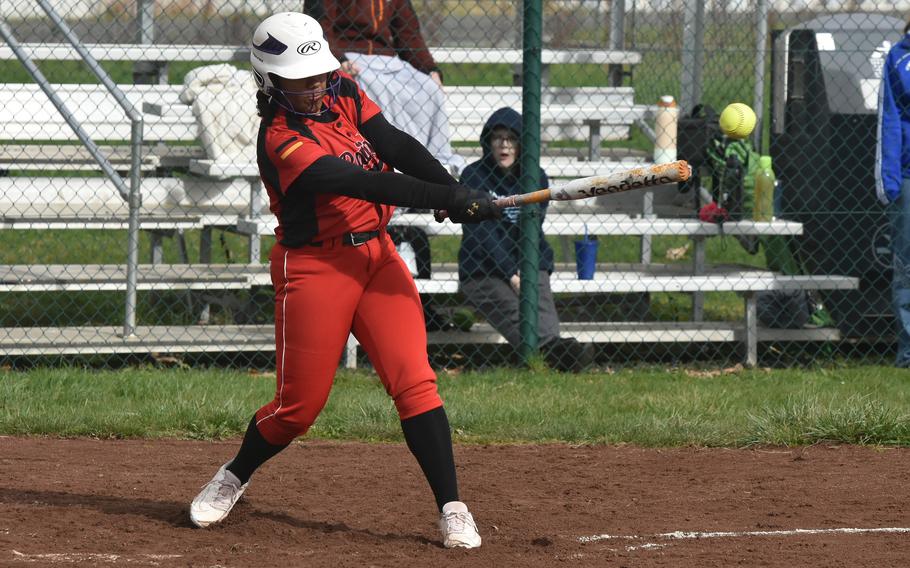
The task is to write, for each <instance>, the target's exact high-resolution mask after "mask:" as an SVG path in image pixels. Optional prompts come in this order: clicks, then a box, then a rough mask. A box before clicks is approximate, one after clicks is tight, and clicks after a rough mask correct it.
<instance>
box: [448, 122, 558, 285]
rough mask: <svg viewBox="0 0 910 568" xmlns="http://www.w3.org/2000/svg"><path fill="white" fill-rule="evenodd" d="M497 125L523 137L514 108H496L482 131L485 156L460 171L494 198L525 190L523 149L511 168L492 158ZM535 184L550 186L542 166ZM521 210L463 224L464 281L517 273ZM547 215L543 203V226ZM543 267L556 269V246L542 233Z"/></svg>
mask: <svg viewBox="0 0 910 568" xmlns="http://www.w3.org/2000/svg"><path fill="white" fill-rule="evenodd" d="M497 126H504V127H506V128H509V129H510V130H512V131H513V132H514V133H515V135H516V136H517V137H518V138H519V139H521V115H520V114H519V113H518V112H517V111H515V110H513V109H511V108H501V109H499V110H497V111H496V112H494V113H493V114H492V115H490V118H489V119H487V122H486V124H485V125H484V127H483V130H482V131H481V133H480V146H481V148H482V149H483V157H482V158H481V159H480V160H478V161H476V162H473V163H471V164H469V165H468V166H467V167H466V168H465V169H464V171H463V172H462V174H461V183H462V184H464V185H466V186H468V187H472V188H474V189H480V190H483V191H486V192H487V193H489V194H490V195H492V196H493V197H494V198H496V197H506V196H509V195H517V194H519V193H522V188H521V181H520V177H521V174H520V170H519V164H520V162H521V155H520V152H519V155H518V156H517V157H516V160H515V165H514V166H512V168H510V169H509V170H503V169H502V168H500V167H499V165H498V164H497V163H496V159H495V158H494V157H493V150H492V147H491V145H490V135H491V133H492V132H493V129H495V128H496V127H497ZM535 187H538V188H542V187H549V180H548V179H547V174H546V172H544V171H543V169H540V171H539V172H538V175H537V182H536V183H535ZM534 207H536V205H534ZM518 212H519V208H518V207H508V208H506V209H504V210H503V215H502V219H494V220H490V221H483V222H481V223H475V224H469V223H466V224H464V225H462V237H461V249H459V251H458V276H459V278H460V279H461V280H470V279H474V278H483V277H491V278H501V279H503V280H508V279H509V278H511V277H512V276H513V275H515V274H517V273H518V270H519V268H520V264H519V263H520V253H521V251H520V249H519V245H518V237H519V232H520V231H519V226H518ZM545 214H546V204H544V205H543V206H541V211H540V223H541V225H543V220H544V215H545ZM540 269H541V270H546V271H547V272H551V273H552V272H553V249H552V248H550V245H549V244H548V243H547V241H546V239H544V238H543V235H542V234H541V237H540Z"/></svg>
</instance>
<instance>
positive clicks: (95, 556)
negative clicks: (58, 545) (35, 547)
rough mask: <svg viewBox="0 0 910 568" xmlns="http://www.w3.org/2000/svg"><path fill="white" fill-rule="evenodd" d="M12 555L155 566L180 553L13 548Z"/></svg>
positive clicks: (24, 559)
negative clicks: (42, 551)
mask: <svg viewBox="0 0 910 568" xmlns="http://www.w3.org/2000/svg"><path fill="white" fill-rule="evenodd" d="M12 552H13V557H14V558H15V559H16V560H19V561H22V562H39V561H41V562H50V563H54V562H59V563H61V564H63V563H66V564H72V563H76V562H95V563H98V562H106V563H109V564H110V563H113V562H125V563H127V564H129V563H132V562H142V563H144V564H148V563H151V564H153V565H155V566H157V565H158V562H157V561H158V560H173V559H175V558H180V557H181V555H180V554H132V555H128V556H127V555H123V554H100V553H92V552H59V553H45V554H24V553H22V552H19V551H18V550H13V551H12Z"/></svg>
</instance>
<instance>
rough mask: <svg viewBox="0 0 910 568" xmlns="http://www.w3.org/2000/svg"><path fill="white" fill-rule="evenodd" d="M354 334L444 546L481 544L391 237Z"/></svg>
mask: <svg viewBox="0 0 910 568" xmlns="http://www.w3.org/2000/svg"><path fill="white" fill-rule="evenodd" d="M354 335H355V336H356V337H357V340H358V341H359V342H360V344H361V345H362V346H363V348H364V350H365V351H366V352H367V355H368V356H369V357H370V361H372V363H373V366H374V367H375V368H376V371H377V373H378V374H379V378H380V379H381V380H382V384H383V385H384V386H385V389H386V392H388V393H389V395H390V396H391V397H392V399H393V400H394V402H395V406H396V408H397V409H398V414H399V417H400V418H401V429H402V431H403V432H404V437H405V441H406V442H407V444H408V448H409V449H410V450H411V453H413V454H414V457H415V458H416V459H417V462H418V463H419V464H420V467H421V469H422V470H423V472H424V475H425V476H426V478H427V481H428V482H429V484H430V488H431V489H432V491H433V495H434V497H435V499H436V505H437V507H438V509H439V511H440V527H441V529H442V532H443V544H444V545H445V546H446V547H447V548H452V547H464V548H476V547H478V546H480V542H481V539H480V535H479V534H478V533H477V525H476V524H475V523H474V519H473V517H472V516H471V514H470V513H469V512H468V508H467V506H465V505H464V503H462V502H460V501H459V498H458V480H457V477H456V474H455V459H454V457H453V453H452V437H451V431H450V429H449V422H448V418H447V417H446V413H445V409H444V408H443V406H442V399H440V398H439V393H438V392H437V390H436V373H435V372H434V371H433V369H432V368H431V367H430V365H429V362H428V360H427V349H426V345H427V337H426V329H425V325H424V321H423V310H422V308H421V306H420V297H419V296H418V294H417V287H416V286H415V285H414V280H413V279H412V278H411V274H410V272H409V271H408V269H407V267H406V266H405V264H404V262H403V261H402V260H401V258H400V257H399V256H398V254H397V253H396V252H395V247H394V245H393V244H392V242H391V239H387V243H384V249H383V254H382V256H381V258H380V259H378V262H377V266H376V271H375V272H374V273H373V275H372V279H371V280H370V283H369V284H368V285H367V288H366V290H365V291H364V294H363V296H362V297H361V299H360V303H359V304H358V306H357V311H356V313H355V315H354Z"/></svg>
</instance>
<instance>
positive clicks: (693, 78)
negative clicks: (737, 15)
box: [679, 0, 705, 114]
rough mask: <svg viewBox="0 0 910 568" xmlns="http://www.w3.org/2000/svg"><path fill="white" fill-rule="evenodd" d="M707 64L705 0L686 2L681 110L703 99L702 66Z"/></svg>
mask: <svg viewBox="0 0 910 568" xmlns="http://www.w3.org/2000/svg"><path fill="white" fill-rule="evenodd" d="M704 64H705V2H704V0H697V1H695V2H686V3H685V5H684V7H683V45H682V76H681V77H680V96H679V108H680V112H681V113H683V114H685V113H688V112H690V111H691V110H692V107H693V106H695V105H696V104H698V102H699V101H701V96H702V68H703V67H704Z"/></svg>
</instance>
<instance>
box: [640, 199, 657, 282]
mask: <svg viewBox="0 0 910 568" xmlns="http://www.w3.org/2000/svg"><path fill="white" fill-rule="evenodd" d="M641 218H642V219H654V218H655V215H654V194H653V193H651V192H650V191H646V192H644V193H643V194H642V198H641ZM641 263H642V264H643V265H645V266H647V265H649V264H651V235H642V236H641Z"/></svg>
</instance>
